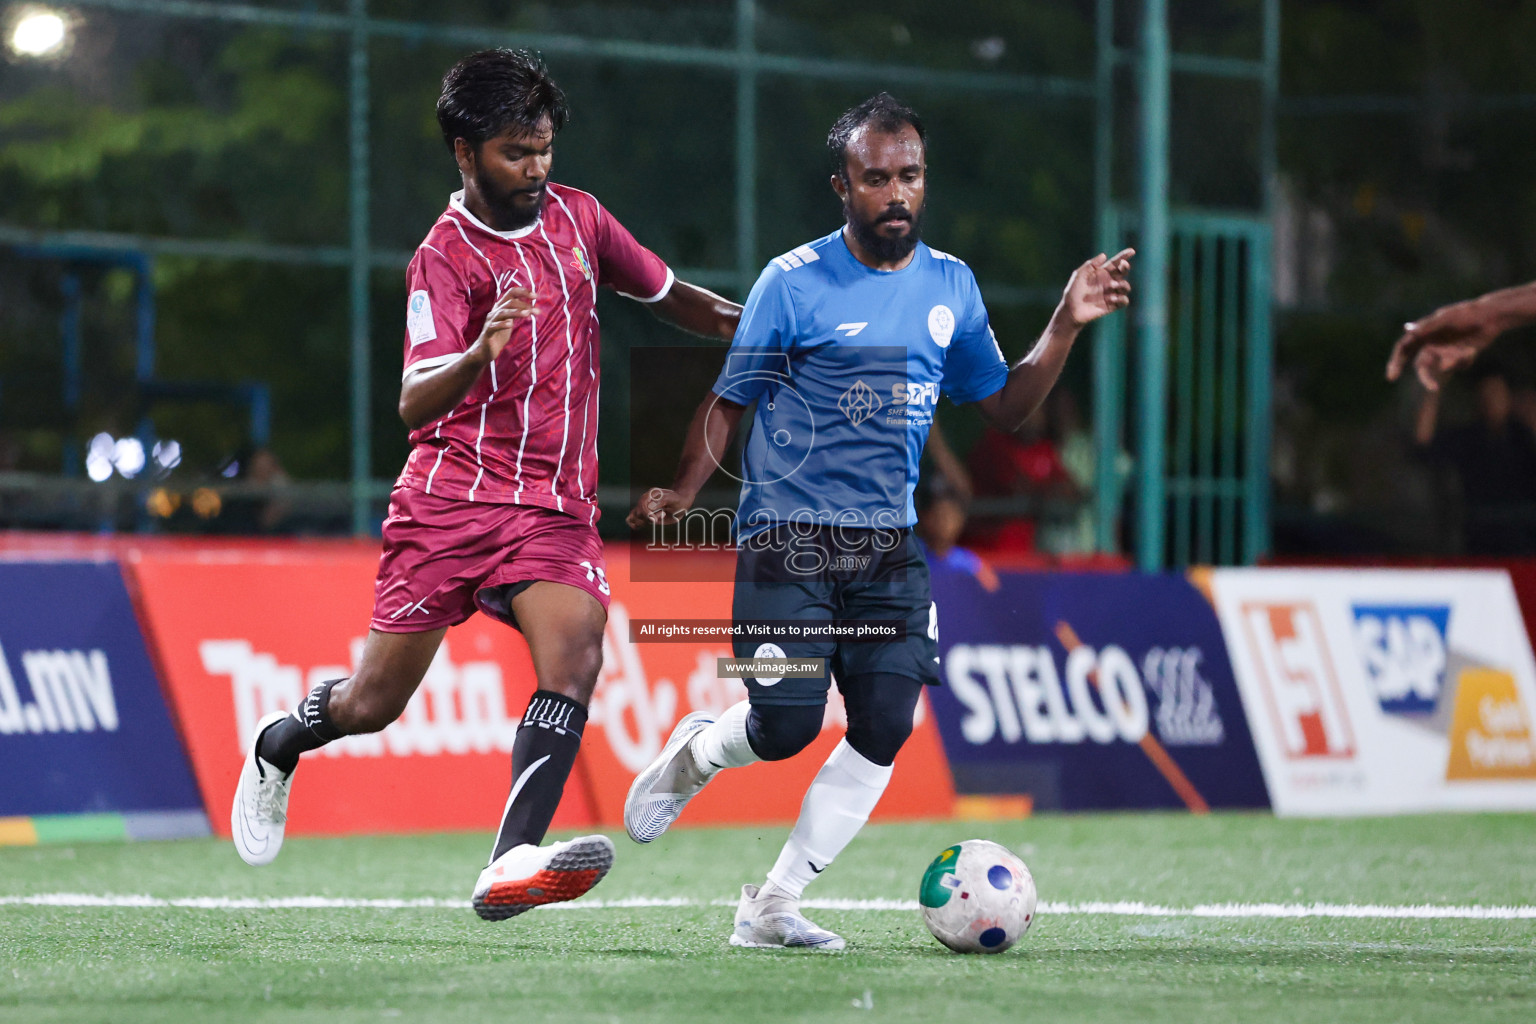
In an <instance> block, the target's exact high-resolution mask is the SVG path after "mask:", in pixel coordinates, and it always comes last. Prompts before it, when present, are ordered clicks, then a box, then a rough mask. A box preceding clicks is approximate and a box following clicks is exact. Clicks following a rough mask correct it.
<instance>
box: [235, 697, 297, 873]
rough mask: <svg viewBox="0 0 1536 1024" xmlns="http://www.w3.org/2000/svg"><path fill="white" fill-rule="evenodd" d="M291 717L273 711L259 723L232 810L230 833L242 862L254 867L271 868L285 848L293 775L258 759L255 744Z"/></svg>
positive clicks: (241, 769)
mask: <svg viewBox="0 0 1536 1024" xmlns="http://www.w3.org/2000/svg"><path fill="white" fill-rule="evenodd" d="M287 717H288V712H286V711H274V712H272V713H271V714H270V715H267V716H266V717H265V718H263V719H262V720H261V721H259V722H257V723H256V735H255V736H253V737H251V749H250V751H249V753H247V754H246V755H245V764H243V765H242V766H241V767H240V784H239V785H238V786H237V787H235V802H234V805H233V806H232V807H230V809H229V831H230V834H231V835H232V836H233V837H234V840H235V849H236V850H238V851H239V852H240V859H241V860H243V861H245V862H246V863H247V864H249V865H251V866H252V867H260V866H261V865H263V864H270V863H272V861H273V860H274V859H275V858H276V857H277V851H278V850H281V849H282V848H283V828H284V825H285V824H286V823H287V821H288V787H289V786H291V785H293V773H292V772H289V773H287V774H284V773H283V772H280V771H278V770H277V769H276V768H274V767H272V766H271V765H270V764H268V763H267V762H265V761H263V760H262V759H261V758H259V757H257V756H256V743H257V741H258V740H260V739H261V734H262V733H264V732H266V731H267V726H269V725H271V724H272V723H274V722H281V721H282V720H283V719H285V718H287Z"/></svg>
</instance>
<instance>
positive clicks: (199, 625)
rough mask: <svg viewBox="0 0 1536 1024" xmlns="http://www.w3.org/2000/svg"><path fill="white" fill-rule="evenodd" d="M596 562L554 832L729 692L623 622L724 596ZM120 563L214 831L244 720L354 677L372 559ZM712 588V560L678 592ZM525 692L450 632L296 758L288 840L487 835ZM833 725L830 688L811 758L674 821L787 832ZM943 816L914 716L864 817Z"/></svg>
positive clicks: (515, 651) (945, 802)
mask: <svg viewBox="0 0 1536 1024" xmlns="http://www.w3.org/2000/svg"><path fill="white" fill-rule="evenodd" d="M605 557H606V558H607V560H608V573H607V575H608V579H609V580H610V582H611V585H612V588H613V603H612V606H611V608H610V610H609V620H608V628H607V632H606V634H605V637H604V642H603V669H602V673H601V675H600V677H599V679H598V685H597V690H596V692H595V694H594V695H593V700H592V707H591V718H590V720H589V723H588V726H587V730H586V738H585V741H584V742H583V744H582V751H581V756H580V758H579V760H578V761H577V766H576V771H575V772H574V773H573V774H572V777H571V781H570V783H569V784H568V785H567V786H566V793H565V799H564V800H563V801H562V803H561V805H560V811H559V813H558V814H557V816H556V818H555V822H554V827H555V828H581V827H586V826H589V825H593V824H600V825H602V826H605V827H619V826H621V825H622V823H623V806H624V797H625V795H626V793H627V792H628V789H629V785H630V782H631V781H632V780H633V779H634V776H635V775H636V774H637V773H638V772H639V771H640V769H642V768H643V767H644V766H645V765H646V764H648V763H649V762H650V760H651V759H652V758H653V757H655V755H656V754H657V752H659V751H660V749H661V746H662V744H663V743H665V742H666V738H667V736H668V735H669V734H670V732H671V730H672V727H673V725H675V724H676V722H677V720H678V719H680V718H681V717H682V716H683V715H685V714H688V713H689V712H691V711H695V710H712V711H716V712H719V711H723V710H725V709H726V708H727V707H730V706H731V705H732V704H734V703H736V702H737V701H739V700H742V699H744V698H745V695H746V690H745V688H744V687H743V686H742V685H741V683H740V681H739V680H735V679H721V678H719V676H718V672H717V666H716V658H719V657H729V656H730V653H731V652H730V647H729V645H728V644H724V643H657V644H647V643H640V644H636V643H632V642H631V641H630V635H629V633H630V631H629V620H630V619H631V618H656V619H661V618H667V619H673V618H700V619H723V618H729V617H730V610H731V584H730V583H721V582H687V583H635V582H631V580H630V573H629V552H628V545H626V544H609V545H608V546H607V550H606V554H605ZM678 557H680V558H687V557H690V556H687V555H679V556H678ZM699 557H704V558H711V557H712V558H721V557H725V558H729V556H720V555H712V556H699ZM124 562H125V566H126V567H127V569H128V576H129V578H130V580H132V581H133V583H134V585H135V589H136V591H137V600H138V604H139V608H140V614H141V616H142V618H143V620H144V624H145V630H146V633H147V635H148V636H149V638H150V642H151V645H152V647H153V649H154V651H155V653H156V655H157V661H158V665H159V668H160V671H161V675H162V677H163V679H164V680H165V683H166V689H167V691H168V693H169V695H170V698H171V701H172V705H173V713H174V714H175V716H176V718H177V720H178V725H179V726H180V728H181V731H182V734H183V736H184V737H185V740H186V745H187V748H188V751H189V753H190V756H191V759H192V765H193V770H194V772H195V773H196V776H197V781H198V786H199V787H200V789H201V791H202V795H203V799H204V801H205V803H206V806H207V808H208V813H209V816H210V818H211V819H212V821H213V824H214V827H215V828H216V829H218V830H220V832H221V834H227V830H228V827H229V808H230V802H231V800H232V799H233V797H234V789H235V783H236V781H237V775H238V772H239V768H240V762H241V758H242V756H243V755H244V753H245V746H246V744H247V743H249V742H250V736H251V733H252V731H253V730H254V728H255V724H256V722H257V721H258V720H259V719H260V718H261V716H262V715H264V714H267V713H268V712H270V711H275V710H287V709H291V708H292V707H294V706H295V705H296V704H297V703H298V702H299V701H300V700H301V699H302V698H303V696H304V694H305V693H307V692H308V690H309V688H310V687H312V686H313V685H315V684H316V683H318V682H321V681H323V680H326V679H334V678H337V677H340V676H345V675H347V674H349V673H350V672H351V671H352V667H353V666H354V665H355V664H356V662H357V659H358V658H359V656H360V654H361V650H362V643H363V637H364V636H365V634H366V632H367V624H368V617H369V612H370V610H371V608H372V600H373V578H374V574H375V572H376V570H377V566H378V554H377V551H376V550H375V549H373V548H372V547H371V546H367V545H362V544H320V545H295V544H291V543H287V542H272V543H271V544H270V545H267V546H256V545H252V544H245V545H242V546H240V547H238V548H232V547H215V548H210V549H208V550H206V551H201V552H200V551H195V550H188V549H186V548H169V547H164V548H162V547H157V546H151V547H145V548H143V549H132V550H129V551H127V552H125V553H124ZM730 575H731V574H730V564H729V562H728V561H727V562H726V563H724V565H723V566H709V567H707V571H705V572H701V573H700V574H698V576H697V578H698V579H699V580H703V581H710V580H716V581H718V580H721V579H726V580H728V579H730ZM534 688H535V682H534V677H533V668H532V664H531V662H530V660H529V657H528V647H527V644H526V643H525V642H524V641H523V638H522V635H521V634H519V633H518V632H517V631H516V630H512V629H509V628H507V627H506V626H504V625H502V624H501V623H498V622H495V621H493V620H491V619H489V618H486V617H485V616H483V615H476V616H474V617H473V618H471V619H470V620H469V621H468V622H466V623H464V624H463V625H461V626H456V627H454V628H453V629H451V630H449V631H448V635H447V638H446V639H445V640H444V642H443V647H442V649H441V650H440V651H439V653H438V656H437V659H436V660H435V661H434V662H433V664H432V668H431V669H430V670H429V671H428V673H427V676H426V679H425V680H424V681H423V683H422V686H421V689H420V690H419V691H418V692H417V694H416V696H415V697H414V698H413V699H412V701H411V703H410V705H409V707H408V708H407V709H406V712H405V715H404V716H403V717H402V718H401V720H400V721H398V722H396V723H394V724H393V725H391V726H390V727H389V728H387V729H385V730H384V731H383V732H381V733H378V734H375V735H371V736H352V737H347V738H345V739H342V740H340V741H338V742H336V743H332V744H329V745H327V746H325V747H323V748H321V749H320V750H318V751H314V752H312V753H310V754H306V755H305V757H304V761H303V763H302V768H303V771H302V772H301V773H300V779H299V782H298V784H297V785H296V786H295V787H294V791H293V802H292V804H291V805H290V808H289V830H290V834H294V835H304V834H309V835H336V834H344V833H353V832H408V831H426V830H434V829H487V830H488V829H491V828H494V826H495V823H496V820H497V817H498V816H499V814H500V812H501V809H502V806H503V803H504V801H505V799H506V792H507V786H508V785H509V782H510V776H511V766H510V758H509V754H510V751H511V747H512V737H513V734H514V732H515V730H516V728H517V718H518V716H519V715H520V714H521V713H522V710H523V708H524V707H525V706H526V704H527V700H528V696H529V695H530V694H531V693H532V692H533V690H534ZM845 724H846V723H845V720H844V718H843V711H842V705H841V702H840V700H839V699H838V697H837V694H836V691H835V690H834V691H833V694H832V702H831V703H830V704H829V706H828V710H827V717H826V724H825V726H824V727H823V731H822V735H821V737H820V739H819V740H818V741H817V742H816V743H815V744H813V745H812V747H811V748H809V749H808V750H806V751H804V752H803V753H801V754H800V755H798V756H796V757H794V758H792V759H790V760H789V761H784V762H779V763H775V764H759V765H752V766H750V767H747V768H741V769H736V770H733V771H731V772H729V773H727V774H726V775H725V776H723V777H722V778H721V779H719V780H717V781H716V782H715V783H714V784H712V785H711V786H709V787H708V788H707V789H706V790H705V791H704V792H703V793H702V794H700V796H699V797H698V798H697V799H696V800H695V801H694V802H693V803H691V804H690V805H689V807H688V811H687V813H686V815H685V816H684V818H683V821H682V824H683V825H700V824H723V823H748V822H751V823H767V822H787V821H792V820H794V818H795V817H796V816H797V815H798V814H799V810H800V801H801V798H802V797H803V796H804V794H805V790H806V788H807V787H808V786H809V785H810V782H811V779H812V778H813V777H814V776H815V774H816V772H817V770H818V769H819V768H820V767H821V764H822V762H823V761H824V760H825V759H826V755H827V754H828V753H830V752H831V749H832V747H833V746H834V745H836V743H837V741H838V739H840V738H841V736H842V733H843V728H844V726H845ZM953 807H954V787H953V783H952V781H951V778H950V772H949V766H948V762H947V761H946V760H945V757H944V753H943V748H942V745H941V743H940V741H939V738H938V733H937V730H936V729H935V727H934V724H933V720H932V718H931V716H929V715H928V714H927V706H926V702H925V703H924V704H923V705H920V707H919V722H918V727H917V729H916V730H915V731H914V733H913V736H912V739H911V740H910V741H909V742H908V743H907V746H906V748H905V749H903V751H902V753H901V755H900V756H899V757H898V758H897V761H896V772H895V776H894V778H893V780H892V783H891V786H890V788H889V789H888V790H887V791H886V794H885V797H884V799H882V800H881V802H880V805H879V807H878V808H876V811H875V814H874V817H875V818H876V819H877V820H878V819H882V818H883V819H897V818H935V817H947V816H949V815H950V814H951V812H952V811H953Z"/></svg>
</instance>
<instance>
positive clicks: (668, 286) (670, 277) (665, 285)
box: [619, 267, 677, 304]
mask: <svg viewBox="0 0 1536 1024" xmlns="http://www.w3.org/2000/svg"><path fill="white" fill-rule="evenodd" d="M676 280H677V275H675V274H673V273H672V268H671V267H668V268H667V279H666V280H665V281H663V282H662V283H661V290H660V291H658V292H657V293H656V294H655V295H649V296H647V295H631V294H630V293H629V292H619V294H620V295H622V296H624V297H625V298H626V299H634V300H635V301H636V302H644V303H647V304H649V303H652V302H660V301H661V300H662V299H664V298H666V297H667V292H669V291H671V290H672V284H673V282H674V281H676Z"/></svg>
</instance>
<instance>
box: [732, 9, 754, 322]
mask: <svg viewBox="0 0 1536 1024" xmlns="http://www.w3.org/2000/svg"><path fill="white" fill-rule="evenodd" d="M756 46H757V2H756V0H736V56H737V59H738V63H737V65H736V274H737V276H738V277H739V278H740V279H741V284H740V288H741V300H742V301H743V302H745V301H746V298H747V293H748V292H749V291H751V290H752V283H753V282H754V281H756V280H757V271H758V266H757V50H756Z"/></svg>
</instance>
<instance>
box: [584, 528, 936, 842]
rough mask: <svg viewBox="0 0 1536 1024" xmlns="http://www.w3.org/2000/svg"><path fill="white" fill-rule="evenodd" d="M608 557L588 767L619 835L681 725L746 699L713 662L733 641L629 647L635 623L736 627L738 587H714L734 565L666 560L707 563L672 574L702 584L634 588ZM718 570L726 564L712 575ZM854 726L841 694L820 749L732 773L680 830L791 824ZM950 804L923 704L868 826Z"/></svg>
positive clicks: (721, 557)
mask: <svg viewBox="0 0 1536 1024" xmlns="http://www.w3.org/2000/svg"><path fill="white" fill-rule="evenodd" d="M604 557H605V558H606V559H607V561H608V579H609V580H610V582H611V584H612V587H613V603H612V604H611V605H610V606H609V609H608V631H607V636H606V637H605V639H604V644H603V671H602V675H601V676H600V677H599V680H598V685H597V692H596V693H595V694H594V695H593V699H592V707H591V717H590V718H589V720H588V724H587V733H586V737H587V738H586V742H585V743H584V744H583V745H582V758H583V760H584V762H585V764H586V767H587V771H588V778H589V779H590V780H591V785H592V795H593V799H594V801H595V806H594V809H595V811H596V814H597V819H598V821H600V822H603V823H604V824H611V825H618V824H621V823H622V822H623V813H624V797H625V794H626V793H627V792H628V790H629V784H630V782H631V781H633V779H634V777H635V775H636V774H637V773H638V772H639V771H640V770H641V769H642V768H644V767H645V766H646V765H647V764H649V763H650V761H651V759H652V758H653V757H655V756H656V754H657V752H659V751H660V750H661V747H662V744H664V743H665V742H666V740H667V736H668V735H669V734H670V733H671V731H672V726H673V725H674V724H675V723H676V722H677V720H678V719H680V718H682V717H683V716H684V715H686V714H688V713H690V712H692V711H713V712H716V713H719V712H721V711H724V710H725V709H726V708H728V707H730V706H731V705H732V704H735V703H736V702H737V701H740V700H745V699H746V694H747V691H746V687H744V686H743V685H742V684H741V682H740V681H739V680H736V679H721V678H719V675H718V670H717V665H716V659H717V658H729V657H731V646H730V644H729V643H727V642H724V641H720V642H716V643H676V642H667V643H643V642H642V643H631V642H630V628H629V623H630V620H631V619H668V620H678V619H714V620H720V619H729V618H730V615H731V584H730V583H722V582H710V581H718V580H729V579H730V578H731V576H732V565H733V562H732V559H733V556H731V555H728V554H688V553H682V552H677V553H669V554H668V555H667V556H666V557H667V558H669V559H677V560H690V559H691V560H695V561H697V562H698V563H700V564H699V565H697V566H696V567H695V569H696V571H689V570H688V569H687V568H686V567H683V566H669V575H673V578H674V579H678V578H690V579H692V580H695V581H697V582H688V583H638V582H634V581H632V579H631V573H630V571H629V548H628V545H626V544H609V545H608V547H607V550H606V551H605V553H604ZM710 560H716V561H717V562H718V564H704V563H707V562H709V561H710ZM846 725H847V720H846V718H845V717H844V714H843V706H842V701H841V699H840V698H839V697H838V694H837V690H836V688H835V687H834V688H833V690H832V694H831V700H830V702H829V703H828V705H827V714H826V719H825V721H824V723H823V725H822V732H821V736H820V738H819V739H818V740H817V741H816V742H815V743H813V744H812V745H811V746H810V747H809V748H807V749H806V750H804V751H802V752H801V753H799V754H797V755H796V756H794V757H792V758H790V759H789V760H787V761H779V762H775V763H772V764H766V763H764V764H754V765H749V766H747V767H745V768H735V769H732V770H730V771H728V772H725V773H724V774H722V775H721V776H720V778H718V779H716V780H715V781H714V782H712V783H710V785H709V786H707V787H706V788H705V789H704V791H703V792H702V793H700V794H699V795H698V796H697V797H695V798H694V800H693V801H692V802H691V803H689V805H688V810H687V811H686V812H684V814H683V817H682V819H681V820H680V821H679V826H684V825H705V824H727V823H731V824H746V823H768V822H789V821H793V820H794V819H795V818H796V817H797V816H798V815H799V813H800V801H801V799H802V798H803V797H804V796H805V791H806V789H807V788H808V787H809V786H810V784H811V780H812V779H813V778H815V776H816V772H817V771H819V770H820V768H821V765H822V762H823V761H825V760H826V758H827V755H828V754H830V753H831V752H832V748H833V747H834V746H836V745H837V741H838V740H840V739H841V738H842V736H843V731H844V728H845V727H846ZM954 801H955V793H954V783H953V781H952V780H951V778H950V772H949V762H948V761H947V760H946V759H945V757H944V750H943V745H942V743H941V742H940V740H939V735H938V730H937V729H936V728H935V726H934V722H933V718H932V716H931V715H929V714H928V713H927V702H926V701H924V702H922V703H921V704H919V705H918V722H917V728H916V729H914V730H913V733H912V738H911V739H910V740H909V741H908V742H907V744H906V746H905V747H904V748H903V749H902V751H901V753H900V755H898V756H897V758H896V771H895V774H894V775H893V777H892V779H891V784H890V787H889V788H888V789H887V790H886V791H885V796H884V797H883V798H882V799H881V801H880V804H879V805H878V806H877V807H876V808H875V812H874V815H873V816H872V817H873V819H874V820H877V821H878V820H881V819H885V820H893V819H903V818H907V819H910V818H944V817H949V816H950V815H951V814H952V813H953V811H954Z"/></svg>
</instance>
